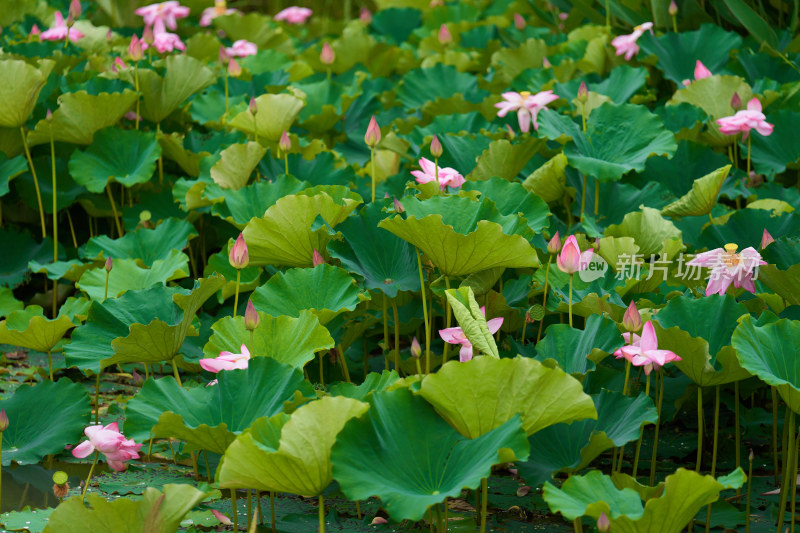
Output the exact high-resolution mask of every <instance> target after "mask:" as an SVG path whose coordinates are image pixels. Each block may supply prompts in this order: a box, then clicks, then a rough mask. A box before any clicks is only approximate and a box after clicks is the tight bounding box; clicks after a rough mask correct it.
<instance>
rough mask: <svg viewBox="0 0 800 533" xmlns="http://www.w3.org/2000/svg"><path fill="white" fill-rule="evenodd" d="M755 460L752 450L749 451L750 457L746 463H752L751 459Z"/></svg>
mask: <svg viewBox="0 0 800 533" xmlns="http://www.w3.org/2000/svg"><path fill="white" fill-rule="evenodd" d="M755 458H756V456H755V455H754V454H753V450H752V449H750V456H749V457H748V458H747V459H748V461H750V462H751V463H752V462H753V459H755Z"/></svg>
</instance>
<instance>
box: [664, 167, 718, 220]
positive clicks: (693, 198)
mask: <svg viewBox="0 0 800 533" xmlns="http://www.w3.org/2000/svg"><path fill="white" fill-rule="evenodd" d="M730 170H731V166H730V165H726V166H724V167H722V168H720V169H717V170H715V171H714V172H712V173H711V174H707V175H705V176H703V177H702V178H697V179H696V180H694V183H693V184H692V190H691V191H689V192H688V193H686V194H685V195H683V196H682V197H680V198H679V199H677V200H675V201H674V202H672V203H671V204H669V205H668V206H666V207H664V208H663V209H662V210H661V214H662V215H664V216H667V217H686V216H701V215H707V214H709V213H710V212H711V209H713V208H714V206H715V205H716V204H717V196H718V195H719V191H720V189H722V184H723V183H724V182H725V178H727V177H728V172H730Z"/></svg>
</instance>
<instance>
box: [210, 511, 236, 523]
mask: <svg viewBox="0 0 800 533" xmlns="http://www.w3.org/2000/svg"><path fill="white" fill-rule="evenodd" d="M211 514H213V515H214V518H216V519H217V520H219V523H220V524H222V525H223V526H232V525H233V522H231V519H230V518H228V517H227V516H225V515H224V514H222V513H220V512H219V511H217V510H216V509H211Z"/></svg>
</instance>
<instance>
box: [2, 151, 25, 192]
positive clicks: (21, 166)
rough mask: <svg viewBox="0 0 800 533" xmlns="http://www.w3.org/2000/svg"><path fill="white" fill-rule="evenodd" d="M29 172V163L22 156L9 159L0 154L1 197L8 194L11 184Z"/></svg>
mask: <svg viewBox="0 0 800 533" xmlns="http://www.w3.org/2000/svg"><path fill="white" fill-rule="evenodd" d="M26 170H28V162H27V161H25V158H24V157H23V156H21V155H18V156H17V157H12V158H11V159H9V158H8V157H6V155H5V154H3V153H0V196H5V195H6V194H8V191H9V188H8V184H9V182H10V181H11V180H12V179H14V178H16V177H17V176H19V175H20V174H22V173H24V172H25V171H26Z"/></svg>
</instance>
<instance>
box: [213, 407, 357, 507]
mask: <svg viewBox="0 0 800 533" xmlns="http://www.w3.org/2000/svg"><path fill="white" fill-rule="evenodd" d="M367 409H369V406H368V405H367V404H366V403H363V402H359V401H358V400H353V399H351V398H344V397H341V396H339V397H333V396H326V397H324V398H322V399H320V400H316V401H313V402H310V403H307V404H305V405H303V406H301V407H300V408H298V409H297V410H296V411H295V412H294V413H292V415H291V416H287V415H285V414H283V413H281V414H278V415H275V416H273V417H272V418H262V419H259V420H256V421H255V422H254V423H253V424H252V426H251V427H250V428H249V429H246V430H245V431H244V432H242V434H241V435H239V437H237V438H236V440H235V441H234V442H233V443H232V444H231V445H230V446H229V447H228V450H227V451H226V452H225V455H224V456H223V457H222V461H221V462H220V465H219V468H218V470H217V472H218V476H217V477H218V479H219V485H220V487H221V488H245V487H246V488H254V489H256V490H262V491H274V492H288V493H290V494H299V495H302V496H316V495H317V494H320V493H321V492H322V491H323V490H325V488H326V487H327V486H328V485H330V484H331V481H332V480H333V477H332V475H331V447H333V445H334V442H335V441H336V436H337V435H338V434H339V432H340V431H342V428H343V427H344V426H345V424H346V423H347V421H348V420H350V419H351V418H353V417H357V416H359V415H361V414H363V413H364V412H365V411H366V410H367Z"/></svg>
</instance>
